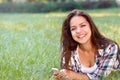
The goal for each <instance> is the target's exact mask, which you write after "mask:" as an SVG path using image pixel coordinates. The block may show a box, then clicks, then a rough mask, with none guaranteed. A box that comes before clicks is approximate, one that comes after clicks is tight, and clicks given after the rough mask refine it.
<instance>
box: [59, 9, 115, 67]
mask: <svg viewBox="0 0 120 80" xmlns="http://www.w3.org/2000/svg"><path fill="white" fill-rule="evenodd" d="M74 16H82V17H84V18H85V19H86V20H87V21H88V23H89V24H90V29H91V32H92V35H91V40H92V43H93V45H94V46H95V48H96V49H99V48H103V49H104V48H105V47H106V46H107V45H108V44H109V43H110V42H113V41H112V40H110V39H108V38H105V37H104V36H103V35H101V33H100V32H99V30H98V29H97V27H96V25H95V24H94V22H93V20H92V18H91V17H90V16H89V15H88V14H87V13H86V12H84V11H81V10H77V9H75V10H72V11H71V12H70V13H69V14H68V16H67V17H66V19H65V20H64V22H63V25H62V34H61V43H60V44H61V67H62V68H66V69H68V63H69V60H70V57H71V51H74V50H76V48H77V44H78V43H77V42H76V41H74V40H73V38H72V35H71V31H70V20H71V18H72V17H74ZM63 57H64V60H65V64H64V65H63V63H62V60H63Z"/></svg>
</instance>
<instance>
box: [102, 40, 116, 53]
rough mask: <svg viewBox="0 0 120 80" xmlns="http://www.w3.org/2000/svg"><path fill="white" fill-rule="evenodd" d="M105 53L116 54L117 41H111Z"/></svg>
mask: <svg viewBox="0 0 120 80" xmlns="http://www.w3.org/2000/svg"><path fill="white" fill-rule="evenodd" d="M104 51H105V55H115V54H117V52H118V45H117V43H115V42H111V43H109V44H108V46H107V47H106V48H105V49H104Z"/></svg>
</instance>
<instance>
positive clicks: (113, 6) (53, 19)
mask: <svg viewBox="0 0 120 80" xmlns="http://www.w3.org/2000/svg"><path fill="white" fill-rule="evenodd" d="M119 5H120V1H119V0H0V80H49V79H50V77H51V76H52V74H53V72H52V71H51V68H52V67H56V68H59V69H60V63H59V61H60V54H59V52H60V51H59V49H60V36H61V26H62V23H63V21H64V19H65V17H66V15H67V14H68V13H69V12H70V11H71V10H73V9H81V10H85V11H86V12H88V13H89V14H90V15H91V16H92V18H93V20H94V22H95V24H96V25H97V27H98V29H99V30H100V31H101V33H102V34H103V35H105V36H106V37H108V38H110V39H112V40H115V41H116V42H117V43H118V44H119V45H120V7H119ZM119 75H120V72H119V71H117V72H115V73H112V74H110V75H109V76H108V77H107V78H106V79H103V80H120V78H119Z"/></svg>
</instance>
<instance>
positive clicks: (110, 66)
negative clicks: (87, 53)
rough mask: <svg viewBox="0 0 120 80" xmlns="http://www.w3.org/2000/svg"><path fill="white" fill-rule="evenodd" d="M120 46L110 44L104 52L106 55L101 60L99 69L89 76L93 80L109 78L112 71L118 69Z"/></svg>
mask: <svg viewBox="0 0 120 80" xmlns="http://www.w3.org/2000/svg"><path fill="white" fill-rule="evenodd" d="M117 51H118V46H117V45H116V44H115V43H113V44H110V45H109V46H108V47H107V48H106V49H105V51H104V55H103V56H101V58H100V59H99V64H98V67H97V69H96V70H95V71H94V72H93V73H89V74H87V76H88V77H89V78H90V79H91V80H100V79H101V78H103V77H106V76H108V75H109V74H110V73H111V71H114V70H115V69H117V68H118V65H119V62H118V60H117Z"/></svg>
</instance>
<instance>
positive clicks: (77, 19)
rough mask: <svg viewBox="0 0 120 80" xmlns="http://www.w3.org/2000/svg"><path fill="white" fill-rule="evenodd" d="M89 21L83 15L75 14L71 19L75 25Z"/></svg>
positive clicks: (71, 22)
mask: <svg viewBox="0 0 120 80" xmlns="http://www.w3.org/2000/svg"><path fill="white" fill-rule="evenodd" d="M86 22H87V23H88V21H87V20H86V18H85V17H83V16H74V17H72V18H71V20H70V26H74V25H76V24H82V23H86Z"/></svg>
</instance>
